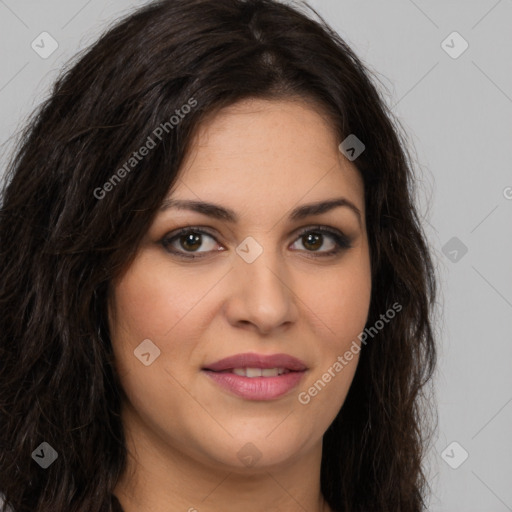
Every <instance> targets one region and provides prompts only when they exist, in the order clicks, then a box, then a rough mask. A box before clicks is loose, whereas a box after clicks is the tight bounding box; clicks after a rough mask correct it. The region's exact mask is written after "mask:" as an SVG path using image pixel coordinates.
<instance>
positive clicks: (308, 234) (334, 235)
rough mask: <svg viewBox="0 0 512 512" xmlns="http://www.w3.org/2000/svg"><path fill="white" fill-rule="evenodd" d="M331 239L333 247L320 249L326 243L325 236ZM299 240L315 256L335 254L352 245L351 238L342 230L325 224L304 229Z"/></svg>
mask: <svg viewBox="0 0 512 512" xmlns="http://www.w3.org/2000/svg"><path fill="white" fill-rule="evenodd" d="M326 237H327V238H330V239H331V249H330V250H327V251H320V250H319V249H320V247H321V246H322V245H324V240H325V238H326ZM299 240H300V241H301V242H302V245H303V246H304V247H306V249H307V252H310V253H311V252H313V253H318V254H312V256H313V257H327V256H334V255H336V254H338V253H340V252H341V251H342V250H344V249H349V248H350V247H351V246H352V245H351V242H350V239H349V238H348V237H347V236H346V235H345V234H344V233H342V232H341V231H338V230H337V229H331V228H326V227H323V226H310V227H307V228H306V229H303V230H302V231H301V232H300V233H299Z"/></svg>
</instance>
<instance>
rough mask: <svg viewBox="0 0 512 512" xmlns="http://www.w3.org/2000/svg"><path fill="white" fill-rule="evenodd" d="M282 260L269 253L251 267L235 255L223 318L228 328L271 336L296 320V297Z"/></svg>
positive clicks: (272, 252) (262, 254) (251, 264)
mask: <svg viewBox="0 0 512 512" xmlns="http://www.w3.org/2000/svg"><path fill="white" fill-rule="evenodd" d="M291 281H292V279H291V276H290V272H289V271H288V270H287V269H286V266H285V263H284V262H283V261H282V258H280V257H279V255H278V254H277V253H276V251H271V250H269V249H266V250H263V252H262V253H261V254H260V255H259V256H258V257H257V258H256V260H254V261H253V262H252V263H248V262H247V261H246V260H244V259H243V258H242V257H240V256H239V255H236V257H235V261H234V268H233V270H232V271H231V272H230V282H229V283H228V286H229V292H228V293H229V295H228V300H227V303H226V305H225V314H226V316H227V318H228V321H229V322H230V323H231V325H233V326H235V327H238V328H240V327H243V328H246V329H252V330H254V331H256V332H258V333H260V334H265V335H267V334H270V333H273V332H275V331H276V330H279V329H281V330H282V329H286V328H289V327H290V326H291V325H292V324H294V323H295V322H296V321H297V319H298V307H297V300H298V297H297V295H296V292H295V291H294V290H293V288H294V286H293V283H292V282H291Z"/></svg>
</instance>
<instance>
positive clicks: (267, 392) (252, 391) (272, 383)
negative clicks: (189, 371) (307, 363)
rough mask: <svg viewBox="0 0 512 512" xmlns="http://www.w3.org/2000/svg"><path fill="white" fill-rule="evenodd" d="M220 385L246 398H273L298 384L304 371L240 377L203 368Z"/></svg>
mask: <svg viewBox="0 0 512 512" xmlns="http://www.w3.org/2000/svg"><path fill="white" fill-rule="evenodd" d="M203 372H204V373H206V374H207V375H208V376H209V377H210V378H211V379H213V380H214V381H215V382H216V383H217V384H218V385H219V386H220V387H222V388H224V389H227V390H228V391H230V392H231V393H233V394H235V395H237V396H240V397H242V398H245V399H247V400H273V399H274V398H279V397H280V396H283V395H285V394H286V393H288V392H289V391H290V390H292V389H293V388H294V387H295V386H297V385H298V384H299V381H300V380H301V379H302V377H303V375H304V373H305V371H302V372H289V373H285V374H283V375H279V376H277V377H240V376H239V375H235V374H234V373H221V372H212V371H211V370H203Z"/></svg>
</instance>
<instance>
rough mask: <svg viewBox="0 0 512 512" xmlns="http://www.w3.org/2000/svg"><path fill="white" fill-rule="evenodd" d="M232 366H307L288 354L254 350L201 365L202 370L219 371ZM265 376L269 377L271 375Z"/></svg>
mask: <svg viewBox="0 0 512 512" xmlns="http://www.w3.org/2000/svg"><path fill="white" fill-rule="evenodd" d="M233 368H286V369H287V370H290V371H294V372H303V371H304V370H307V366H306V365H305V364H304V363H303V362H302V361H301V360H300V359H297V358H296V357H293V356H290V355H288V354H272V355H264V354H256V353H254V352H248V353H245V354H236V355H234V356H230V357H225V358H224V359H221V360H220V361H216V362H215V363H211V364H207V365H206V366H204V367H203V370H211V371H214V372H221V371H223V370H232V369H233ZM255 378H256V379H257V378H259V377H255ZM265 378H267V379H271V378H272V377H265Z"/></svg>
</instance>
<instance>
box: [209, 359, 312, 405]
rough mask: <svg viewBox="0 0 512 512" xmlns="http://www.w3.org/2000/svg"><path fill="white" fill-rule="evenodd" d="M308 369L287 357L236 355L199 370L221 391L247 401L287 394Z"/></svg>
mask: <svg viewBox="0 0 512 512" xmlns="http://www.w3.org/2000/svg"><path fill="white" fill-rule="evenodd" d="M307 370H308V368H307V367H306V365H305V364H304V363H303V362H302V361H300V360H299V359H297V358H295V357H292V356H289V355H288V354H275V355H270V356H266V355H260V354H254V353H249V354H238V355H236V356H231V357H227V358H225V359H222V360H220V361H217V362H215V363H213V364H209V365H208V366H205V367H204V368H202V371H203V372H204V373H205V374H206V375H207V376H208V377H209V378H210V379H211V380H212V381H213V382H214V383H215V384H217V385H218V386H220V388H221V389H223V390H224V391H228V393H230V394H232V395H236V396H238V397H241V398H244V399H246V400H274V399H277V398H280V397H282V396H284V395H286V394H287V393H289V392H290V391H291V390H292V389H293V388H295V387H296V386H297V385H298V384H299V382H300V381H301V380H302V378H303V376H304V374H305V373H306V371H307Z"/></svg>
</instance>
